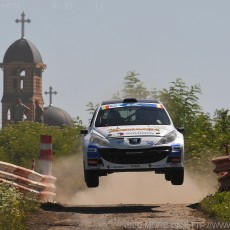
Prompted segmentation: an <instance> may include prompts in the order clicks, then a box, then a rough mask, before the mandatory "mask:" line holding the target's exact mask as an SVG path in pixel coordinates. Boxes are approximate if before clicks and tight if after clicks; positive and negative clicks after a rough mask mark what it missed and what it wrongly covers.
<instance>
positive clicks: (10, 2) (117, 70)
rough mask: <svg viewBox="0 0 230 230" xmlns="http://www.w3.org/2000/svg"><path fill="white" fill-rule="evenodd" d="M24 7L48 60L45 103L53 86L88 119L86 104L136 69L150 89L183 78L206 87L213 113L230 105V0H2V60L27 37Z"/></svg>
mask: <svg viewBox="0 0 230 230" xmlns="http://www.w3.org/2000/svg"><path fill="white" fill-rule="evenodd" d="M22 11H24V12H25V15H26V16H25V18H26V19H28V18H29V19H30V20H31V23H26V25H25V37H26V39H28V40H29V41H31V42H32V43H33V44H34V45H35V46H36V47H37V49H38V50H39V52H40V53H41V56H42V59H43V62H44V63H45V64H46V65H47V69H46V70H45V71H44V72H43V99H44V102H45V105H44V106H48V105H49V96H48V95H45V94H44V92H45V91H48V90H49V87H50V86H52V87H53V90H55V91H57V95H54V96H53V105H54V106H56V107H59V108H62V109H64V110H65V111H67V112H68V113H69V114H70V115H71V117H73V118H75V117H76V116H80V118H81V119H82V120H83V123H84V124H86V125H87V123H88V119H89V118H90V115H89V114H88V112H87V111H86V110H87V107H86V104H87V103H88V102H93V103H94V104H98V103H100V102H101V101H103V100H108V99H111V97H112V95H113V94H114V93H115V92H117V91H119V90H121V89H122V84H123V80H124V77H125V76H126V74H127V72H129V71H135V72H137V73H139V74H140V80H141V81H142V82H144V86H146V87H147V88H148V89H149V90H150V89H153V88H157V89H158V90H161V89H163V88H169V86H170V82H172V81H175V80H176V79H177V78H181V79H182V80H183V81H184V82H185V84H186V85H187V86H191V85H195V84H197V85H199V86H200V87H201V91H202V95H200V96H199V98H200V99H199V103H200V105H201V107H202V108H203V111H204V112H205V113H210V114H211V115H212V114H213V113H214V111H215V110H216V109H222V108H225V109H229V107H230V93H229V92H230V90H229V88H230V13H229V12H230V1H229V0H221V1H220V0H42V1H37V0H0V60H1V62H2V61H3V57H4V54H5V52H6V50H7V48H8V47H9V46H10V45H11V44H12V43H13V42H14V41H16V40H18V39H20V37H21V25H20V24H18V23H15V19H20V18H21V14H22ZM0 77H1V78H2V79H3V72H2V71H1V72H0ZM2 94H3V80H2V81H0V95H2Z"/></svg>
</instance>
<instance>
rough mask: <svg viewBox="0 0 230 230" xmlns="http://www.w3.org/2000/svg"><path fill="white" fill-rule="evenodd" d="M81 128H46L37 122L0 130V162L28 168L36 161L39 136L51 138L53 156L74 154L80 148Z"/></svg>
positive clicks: (18, 124)
mask: <svg viewBox="0 0 230 230" xmlns="http://www.w3.org/2000/svg"><path fill="white" fill-rule="evenodd" d="M80 129H81V126H75V127H63V128H60V127H58V126H47V125H45V124H41V123H37V122H18V123H15V124H12V125H8V126H7V127H5V128H4V129H2V130H0V160H2V161H6V162H10V163H13V164H17V165H20V166H24V167H30V165H31V162H32V160H33V159H38V157H39V152H40V135H50V136H52V149H53V156H54V157H58V156H63V155H68V154H72V153H76V152H77V149H78V148H79V147H80V145H81V144H80Z"/></svg>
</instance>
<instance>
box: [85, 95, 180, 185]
mask: <svg viewBox="0 0 230 230" xmlns="http://www.w3.org/2000/svg"><path fill="white" fill-rule="evenodd" d="M178 130H179V131H178ZM182 131H183V129H176V128H175V127H174V125H173V123H172V120H171V118H170V116H169V114H168V112H167V111H166V109H165V108H164V106H163V105H162V103H161V102H160V101H159V100H148V99H136V98H126V99H123V100H113V101H104V102H102V104H101V105H100V106H99V107H98V108H97V109H96V110H95V113H94V115H93V117H92V120H91V122H90V125H89V127H88V129H86V130H81V134H82V146H83V154H84V156H83V164H84V175H85V182H86V184H87V186H88V187H97V186H98V185H99V177H100V176H106V175H107V174H109V173H113V172H131V171H135V172H136V171H155V173H162V174H165V179H166V180H168V181H171V183H172V184H173V185H182V184H183V181H184V165H183V161H184V138H183V134H182V133H181V132H182Z"/></svg>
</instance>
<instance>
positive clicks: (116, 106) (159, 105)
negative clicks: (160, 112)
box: [100, 103, 164, 110]
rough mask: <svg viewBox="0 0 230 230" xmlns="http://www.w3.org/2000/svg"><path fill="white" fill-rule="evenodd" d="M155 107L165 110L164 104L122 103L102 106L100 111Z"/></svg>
mask: <svg viewBox="0 0 230 230" xmlns="http://www.w3.org/2000/svg"><path fill="white" fill-rule="evenodd" d="M130 106H132V107H134V106H135V107H153V108H159V109H163V108H164V106H163V105H162V104H156V103H120V104H109V105H102V106H101V107H100V110H106V109H111V108H119V107H130Z"/></svg>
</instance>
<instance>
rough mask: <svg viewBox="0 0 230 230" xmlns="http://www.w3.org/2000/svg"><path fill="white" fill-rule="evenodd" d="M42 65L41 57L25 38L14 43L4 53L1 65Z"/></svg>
mask: <svg viewBox="0 0 230 230" xmlns="http://www.w3.org/2000/svg"><path fill="white" fill-rule="evenodd" d="M15 61H20V62H25V63H42V57H41V54H40V53H39V51H38V49H37V48H36V46H35V45H34V44H33V43H32V42H30V41H29V40H27V39H25V38H21V39H19V40H17V41H15V42H14V43H13V44H12V45H11V46H10V47H9V48H8V49H7V51H6V53H5V56H4V58H3V63H10V62H15Z"/></svg>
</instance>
